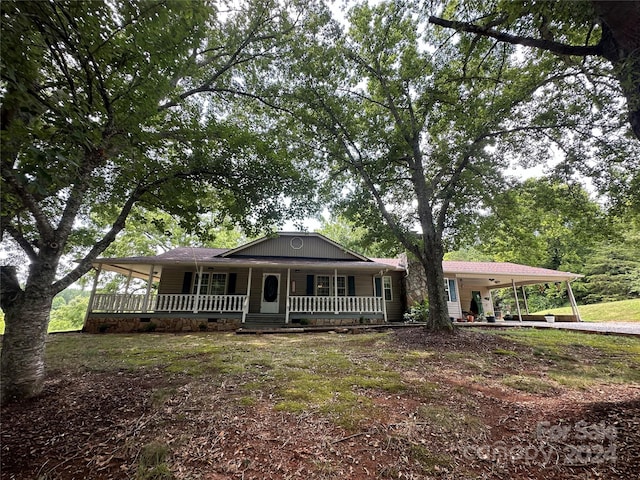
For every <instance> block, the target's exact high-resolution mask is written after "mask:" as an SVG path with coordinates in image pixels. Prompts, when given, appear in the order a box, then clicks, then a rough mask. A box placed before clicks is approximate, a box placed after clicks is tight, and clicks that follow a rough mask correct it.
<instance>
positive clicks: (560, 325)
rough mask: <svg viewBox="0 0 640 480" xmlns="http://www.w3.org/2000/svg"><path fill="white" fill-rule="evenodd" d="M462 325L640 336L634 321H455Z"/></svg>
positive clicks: (638, 324)
mask: <svg viewBox="0 0 640 480" xmlns="http://www.w3.org/2000/svg"><path fill="white" fill-rule="evenodd" d="M456 325H459V326H463V327H484V326H487V327H532V328H556V329H559V330H577V331H580V332H594V333H602V334H605V335H607V334H614V335H633V336H635V335H637V336H640V323H637V322H636V323H634V322H554V323H547V322H517V321H504V322H496V323H488V322H473V323H456Z"/></svg>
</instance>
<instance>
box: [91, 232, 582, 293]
mask: <svg viewBox="0 0 640 480" xmlns="http://www.w3.org/2000/svg"><path fill="white" fill-rule="evenodd" d="M282 237H287V238H288V237H291V238H295V237H304V238H309V237H311V238H317V239H320V240H321V241H322V242H324V243H326V244H327V245H330V246H331V248H336V249H339V251H340V252H344V254H345V255H343V256H341V257H339V258H338V256H339V255H337V254H336V258H310V257H304V256H299V257H295V256H268V255H264V254H263V255H257V256H252V255H245V254H246V253H247V250H249V251H255V249H253V250H251V248H252V247H255V246H256V245H262V246H264V245H268V244H267V243H266V242H267V241H268V240H272V239H274V238H282ZM324 243H322V244H324ZM266 251H267V252H268V251H269V249H268V248H267V249H266ZM335 252H338V250H335ZM406 262H407V260H406V256H404V255H401V256H400V258H367V257H364V256H362V255H360V254H358V253H355V252H352V251H351V250H348V249H346V248H345V247H343V246H341V245H339V244H338V243H336V242H333V241H332V240H330V239H328V238H327V237H325V236H323V235H320V234H319V233H305V232H280V233H278V234H277V236H267V237H264V238H261V239H258V240H255V241H253V242H250V243H248V244H246V245H243V246H241V247H238V248H233V249H228V248H203V247H179V248H174V249H173V250H170V251H168V252H165V253H161V254H159V255H155V256H139V257H112V258H99V259H96V260H95V261H94V262H93V265H94V266H96V267H97V266H98V265H100V266H101V267H102V268H103V269H105V270H110V271H115V272H119V273H123V274H125V275H128V274H129V273H130V274H131V275H132V276H134V277H138V278H148V277H149V275H150V274H151V269H152V268H153V270H154V278H155V279H159V275H160V270H161V268H162V267H166V266H179V265H183V266H189V267H194V268H198V267H200V266H215V265H226V266H229V267H247V268H248V267H269V268H276V267H282V268H312V267H313V268H324V269H331V270H334V269H339V270H341V271H342V272H344V271H345V270H354V271H355V270H360V271H365V270H366V271H370V272H375V271H389V270H392V271H405V270H407V268H408V266H407V265H406ZM442 268H443V270H444V274H445V276H447V277H450V278H453V277H455V278H465V279H468V280H470V281H471V282H472V283H474V284H478V285H486V286H490V287H491V288H502V287H506V286H512V285H513V284H514V283H515V284H516V285H527V284H534V283H546V282H558V281H572V280H575V279H576V278H580V277H581V276H582V275H578V274H575V273H570V272H561V271H558V270H551V269H548V268H540V267H530V266H528V265H519V264H517V263H509V262H463V261H444V262H442Z"/></svg>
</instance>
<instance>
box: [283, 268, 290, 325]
mask: <svg viewBox="0 0 640 480" xmlns="http://www.w3.org/2000/svg"><path fill="white" fill-rule="evenodd" d="M290 301H291V269H290V268H287V301H286V302H285V305H286V307H285V314H284V323H285V325H286V324H288V323H289V311H290V310H291V305H290V304H289V302H290Z"/></svg>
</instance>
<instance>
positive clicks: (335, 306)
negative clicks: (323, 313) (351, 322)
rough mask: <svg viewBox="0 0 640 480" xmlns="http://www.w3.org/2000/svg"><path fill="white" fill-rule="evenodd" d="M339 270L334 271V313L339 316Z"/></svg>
mask: <svg viewBox="0 0 640 480" xmlns="http://www.w3.org/2000/svg"><path fill="white" fill-rule="evenodd" d="M339 312H340V311H339V310H338V269H337V268H334V269H333V313H335V314H336V315H338V313H339Z"/></svg>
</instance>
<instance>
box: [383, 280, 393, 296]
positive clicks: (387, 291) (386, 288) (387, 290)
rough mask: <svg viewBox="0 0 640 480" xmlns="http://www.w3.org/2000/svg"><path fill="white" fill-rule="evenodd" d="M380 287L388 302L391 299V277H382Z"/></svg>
mask: <svg viewBox="0 0 640 480" xmlns="http://www.w3.org/2000/svg"><path fill="white" fill-rule="evenodd" d="M382 289H383V290H384V299H385V300H386V301H388V302H390V301H391V300H393V290H392V289H391V277H382Z"/></svg>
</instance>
